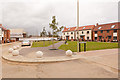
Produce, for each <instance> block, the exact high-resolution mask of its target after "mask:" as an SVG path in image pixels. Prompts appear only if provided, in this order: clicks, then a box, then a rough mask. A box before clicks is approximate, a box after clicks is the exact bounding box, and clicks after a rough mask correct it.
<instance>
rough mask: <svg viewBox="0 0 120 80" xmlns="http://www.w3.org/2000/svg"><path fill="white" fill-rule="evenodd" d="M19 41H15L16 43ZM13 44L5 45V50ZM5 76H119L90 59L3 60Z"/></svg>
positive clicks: (3, 75) (3, 74) (3, 73)
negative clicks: (26, 61)
mask: <svg viewBox="0 0 120 80" xmlns="http://www.w3.org/2000/svg"><path fill="white" fill-rule="evenodd" d="M16 44H17V43H14V45H16ZM10 46H11V45H7V46H4V47H3V54H4V52H5V51H6V50H7V49H8V48H9V47H10ZM2 77H3V78H117V77H118V75H117V73H114V72H112V71H109V70H108V69H106V67H102V66H101V65H98V64H96V63H93V62H91V61H89V60H85V59H79V60H73V61H66V62H56V63H33V64H32V63H31V64H30V63H16V62H9V61H6V60H2Z"/></svg>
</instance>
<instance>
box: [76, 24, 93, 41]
mask: <svg viewBox="0 0 120 80" xmlns="http://www.w3.org/2000/svg"><path fill="white" fill-rule="evenodd" d="M94 27H95V25H89V26H82V27H78V28H77V31H76V35H77V36H76V39H79V40H80V41H92V40H93V38H92V36H93V28H94Z"/></svg>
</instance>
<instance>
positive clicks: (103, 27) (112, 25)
mask: <svg viewBox="0 0 120 80" xmlns="http://www.w3.org/2000/svg"><path fill="white" fill-rule="evenodd" d="M119 24H120V22H116V23H108V24H101V25H97V26H95V28H94V31H98V30H111V29H118V28H119V29H120V27H119Z"/></svg>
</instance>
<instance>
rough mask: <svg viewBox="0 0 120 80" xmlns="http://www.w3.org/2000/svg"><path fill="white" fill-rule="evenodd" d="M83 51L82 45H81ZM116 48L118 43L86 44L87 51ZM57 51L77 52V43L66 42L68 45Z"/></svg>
mask: <svg viewBox="0 0 120 80" xmlns="http://www.w3.org/2000/svg"><path fill="white" fill-rule="evenodd" d="M81 47H82V50H81V51H83V50H84V49H83V47H84V45H83V44H82V45H81ZM112 48H118V43H106V42H87V51H90V50H101V49H112ZM59 49H62V50H65V51H66V50H71V51H73V52H77V42H76V41H68V45H65V44H63V45H61V46H60V47H59Z"/></svg>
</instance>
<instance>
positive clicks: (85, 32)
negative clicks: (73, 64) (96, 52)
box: [76, 30, 92, 40]
mask: <svg viewBox="0 0 120 80" xmlns="http://www.w3.org/2000/svg"><path fill="white" fill-rule="evenodd" d="M87 31H89V34H87ZM82 32H83V34H82ZM82 35H85V40H87V37H89V40H92V30H82V31H79V39H80V36H82ZM77 36H78V34H77V32H76V39H77Z"/></svg>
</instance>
